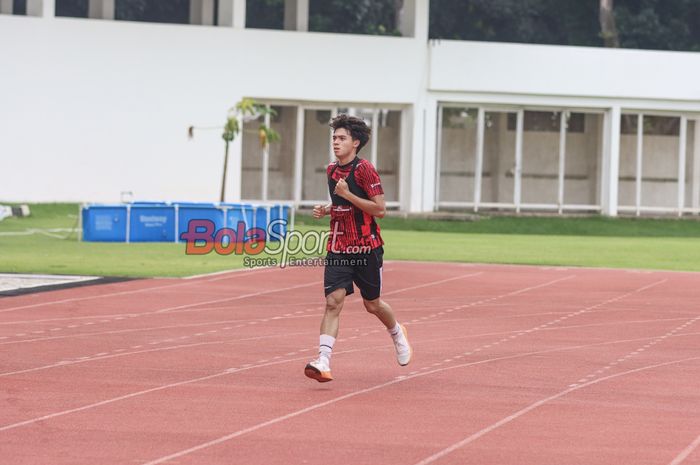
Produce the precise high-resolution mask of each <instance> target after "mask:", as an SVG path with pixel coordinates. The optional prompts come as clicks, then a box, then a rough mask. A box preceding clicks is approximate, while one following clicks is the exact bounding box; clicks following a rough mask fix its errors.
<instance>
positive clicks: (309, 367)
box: [304, 358, 333, 383]
mask: <svg viewBox="0 0 700 465" xmlns="http://www.w3.org/2000/svg"><path fill="white" fill-rule="evenodd" d="M304 374H305V375H306V376H308V377H309V378H311V379H315V380H316V381H318V382H319V383H327V382H328V381H333V376H332V375H331V367H330V366H329V365H328V362H326V361H325V359H323V358H317V359H316V360H314V361H313V362H309V363H307V364H306V368H304Z"/></svg>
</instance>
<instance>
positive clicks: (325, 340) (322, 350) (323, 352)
mask: <svg viewBox="0 0 700 465" xmlns="http://www.w3.org/2000/svg"><path fill="white" fill-rule="evenodd" d="M333 344H335V338H334V337H333V336H330V335H328V334H321V337H319V344H318V355H319V357H321V358H323V359H325V362H326V363H328V364H329V365H330V363H331V353H332V352H333Z"/></svg>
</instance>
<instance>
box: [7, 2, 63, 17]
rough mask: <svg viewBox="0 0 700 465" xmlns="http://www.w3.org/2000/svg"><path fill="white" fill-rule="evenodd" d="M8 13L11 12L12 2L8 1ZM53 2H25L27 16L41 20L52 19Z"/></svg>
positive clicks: (54, 14) (54, 13) (53, 14)
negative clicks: (37, 17) (40, 18)
mask: <svg viewBox="0 0 700 465" xmlns="http://www.w3.org/2000/svg"><path fill="white" fill-rule="evenodd" d="M9 3H10V13H11V12H12V1H11V0H10V2H9ZM55 11H56V10H55V0H27V16H39V17H42V18H53V17H54V16H56V12H55Z"/></svg>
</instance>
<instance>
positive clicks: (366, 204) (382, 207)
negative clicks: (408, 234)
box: [335, 179, 386, 218]
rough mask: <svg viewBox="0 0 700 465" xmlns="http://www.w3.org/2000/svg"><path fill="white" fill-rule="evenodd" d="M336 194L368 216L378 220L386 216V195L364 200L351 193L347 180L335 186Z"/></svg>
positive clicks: (340, 181)
mask: <svg viewBox="0 0 700 465" xmlns="http://www.w3.org/2000/svg"><path fill="white" fill-rule="evenodd" d="M335 193H336V194H337V195H339V196H340V197H342V198H344V199H345V200H347V201H348V202H350V203H351V204H353V205H355V206H356V207H357V208H359V209H360V210H362V211H363V212H365V213H367V214H368V215H372V216H376V217H377V218H384V215H386V202H385V200H384V194H379V195H375V196H374V197H370V198H369V199H363V198H361V197H358V196H356V195H355V194H353V193H352V192H350V189H349V188H348V183H347V182H345V179H341V180H339V181H338V184H337V185H336V186H335Z"/></svg>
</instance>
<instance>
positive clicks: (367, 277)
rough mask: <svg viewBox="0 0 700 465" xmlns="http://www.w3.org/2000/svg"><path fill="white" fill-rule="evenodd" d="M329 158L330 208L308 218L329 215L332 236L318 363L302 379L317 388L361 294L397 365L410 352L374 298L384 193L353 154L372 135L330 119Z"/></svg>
mask: <svg viewBox="0 0 700 465" xmlns="http://www.w3.org/2000/svg"><path fill="white" fill-rule="evenodd" d="M330 126H331V127H332V128H333V153H335V157H336V158H337V161H335V162H333V163H331V164H330V165H328V168H327V170H326V177H327V178H328V190H329V192H330V195H331V200H332V202H331V203H330V204H328V205H317V206H315V207H314V211H313V217H314V218H317V219H318V218H323V217H324V216H326V215H327V214H329V213H330V215H331V222H330V226H331V235H330V237H329V239H328V244H327V246H326V250H327V252H328V255H327V256H326V268H325V271H324V275H323V286H324V288H325V294H326V311H325V313H324V315H323V319H322V320H321V337H320V342H319V357H318V358H317V359H316V360H314V361H312V362H310V363H308V364H307V365H306V368H305V369H304V373H305V374H306V376H308V377H309V378H313V379H315V380H316V381H318V382H320V383H325V382H327V381H332V380H333V377H332V376H331V367H330V362H331V353H332V351H333V345H334V343H335V339H336V337H338V323H339V318H340V311H341V310H342V309H343V303H344V302H345V296H347V295H350V294H352V293H353V292H354V288H353V282H354V283H355V284H356V285H357V287H359V288H360V294H361V295H362V302H363V303H364V305H365V309H367V311H368V312H369V313H371V314H373V315H375V316H376V317H377V318H379V320H380V321H381V322H382V323H384V326H386V328H387V330H388V331H389V334H390V335H391V337H392V339H393V340H394V346H395V347H396V359H397V361H398V362H399V365H401V366H404V365H408V362H410V361H411V355H412V350H411V346H410V344H409V343H408V339H407V334H406V328H405V327H404V326H403V325H400V324H399V323H398V322H397V321H396V317H394V312H393V311H392V309H391V307H390V306H389V304H387V303H386V302H384V301H383V300H382V299H381V298H380V297H379V296H380V293H381V289H382V261H383V260H382V257H383V254H384V249H383V248H382V245H383V244H384V241H383V240H382V237H381V235H380V234H379V225H377V223H376V222H375V221H374V217H377V218H383V217H384V214H385V213H386V204H385V202H384V190H383V189H382V185H381V181H380V179H379V174H378V173H377V170H375V169H374V166H372V164H371V163H370V162H369V161H367V160H363V159H361V158H358V156H357V154H358V153H359V152H360V150H361V149H362V147H364V146H365V145H366V144H367V142H368V141H369V137H370V134H371V129H370V128H369V127H368V126H367V125H366V124H365V122H364V121H362V120H361V119H360V118H356V117H353V116H347V115H339V116H337V117H336V118H333V120H332V121H331V124H330Z"/></svg>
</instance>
